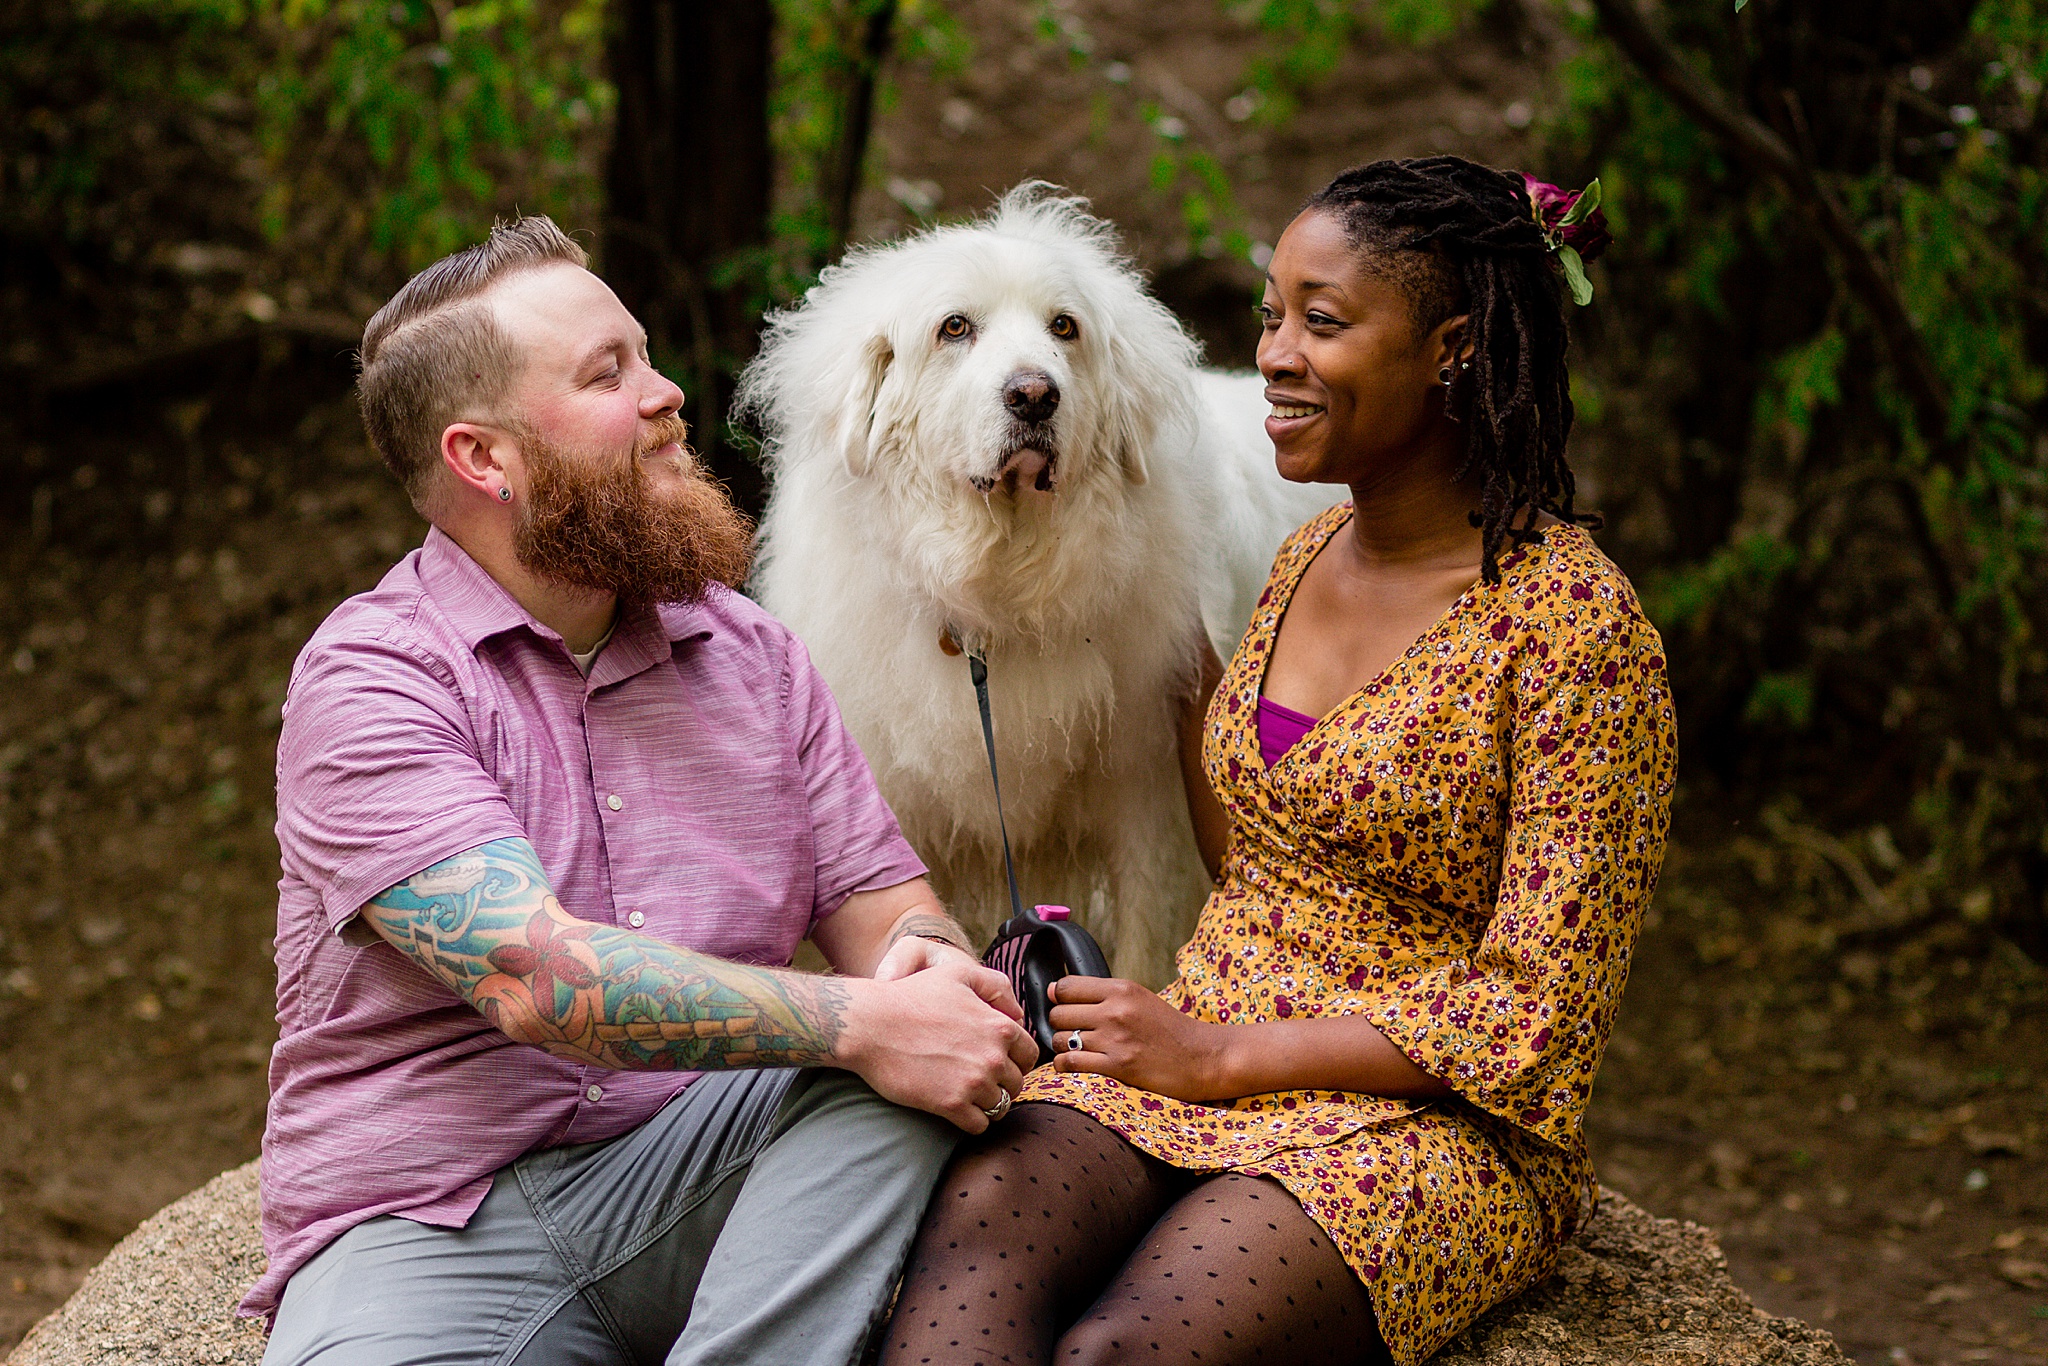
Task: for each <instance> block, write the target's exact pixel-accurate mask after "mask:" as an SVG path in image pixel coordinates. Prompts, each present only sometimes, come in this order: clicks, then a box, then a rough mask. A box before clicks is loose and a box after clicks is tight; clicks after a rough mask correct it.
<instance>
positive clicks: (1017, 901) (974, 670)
mask: <svg viewBox="0 0 2048 1366" xmlns="http://www.w3.org/2000/svg"><path fill="white" fill-rule="evenodd" d="M966 653H967V676H968V677H970V678H972V679H973V680H974V700H975V701H976V702H977V703H979V704H980V705H981V742H982V744H983V745H984V746H986V747H987V749H988V780H989V783H990V784H991V785H992V786H994V788H995V790H996V829H998V830H1000V831H1002V834H1003V873H1004V875H1005V876H1007V877H1008V878H1009V879H1010V914H1011V915H1013V916H1020V917H1021V916H1022V915H1023V914H1024V898H1023V897H1022V896H1020V895H1018V893H1017V865H1016V862H1015V861H1014V860H1012V859H1011V857H1010V827H1009V826H1008V825H1007V824H1005V823H1004V821H1003V780H1002V778H1001V776H1000V775H998V774H997V773H996V728H995V723H994V722H993V721H991V720H989V715H988V661H987V660H986V659H984V658H983V657H982V653H981V651H980V650H979V649H972V650H968V651H967V652H966Z"/></svg>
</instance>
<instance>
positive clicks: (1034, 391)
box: [1003, 370, 1060, 422]
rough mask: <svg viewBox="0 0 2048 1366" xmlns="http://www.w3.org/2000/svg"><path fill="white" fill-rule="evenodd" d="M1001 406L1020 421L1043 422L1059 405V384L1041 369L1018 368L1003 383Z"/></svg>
mask: <svg viewBox="0 0 2048 1366" xmlns="http://www.w3.org/2000/svg"><path fill="white" fill-rule="evenodd" d="M1003 406H1004V407H1005V408H1008V409H1009V410H1010V412H1011V413H1012V414H1014V415H1015V416H1016V418H1017V420H1018V421H1020V422H1043V421H1045V420H1046V419H1047V418H1049V417H1051V416H1052V415H1053V413H1054V412H1056V411H1057V410H1058V409H1059V406H1060V386H1059V385H1057V384H1055V383H1053V378H1052V376H1051V375H1048V374H1046V373H1045V371H1043V370H1019V371H1018V372H1017V373H1016V374H1014V375H1012V376H1010V378H1009V379H1008V380H1006V381H1004V383H1003Z"/></svg>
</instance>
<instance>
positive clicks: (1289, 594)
mask: <svg viewBox="0 0 2048 1366" xmlns="http://www.w3.org/2000/svg"><path fill="white" fill-rule="evenodd" d="M1357 515H1358V512H1357V509H1355V508H1351V507H1349V506H1348V505H1347V507H1346V510H1345V513H1344V515H1343V516H1342V517H1340V518H1337V519H1336V520H1334V521H1333V522H1332V523H1331V525H1330V526H1329V527H1328V528H1326V529H1325V530H1324V531H1323V532H1322V534H1321V536H1320V537H1318V538H1317V539H1316V540H1315V541H1314V543H1312V544H1310V545H1307V546H1303V547H1302V549H1301V550H1300V551H1299V552H1298V554H1299V563H1298V564H1297V565H1295V566H1294V569H1293V571H1292V575H1291V577H1289V578H1287V579H1284V580H1282V582H1281V584H1280V589H1281V591H1280V592H1279V593H1278V594H1277V595H1276V597H1277V598H1278V601H1276V602H1275V603H1274V604H1273V618H1272V619H1273V625H1272V628H1271V629H1270V630H1268V631H1267V632H1265V633H1264V636H1263V638H1262V639H1261V640H1260V641H1259V649H1260V651H1261V654H1260V657H1259V660H1258V666H1257V667H1258V676H1257V677H1256V678H1255V679H1254V680H1253V682H1254V686H1253V688H1252V695H1251V705H1250V706H1249V707H1246V708H1244V710H1245V711H1246V712H1247V713H1248V714H1249V716H1250V718H1251V719H1250V720H1249V722H1247V723H1246V724H1248V725H1249V726H1250V728H1251V744H1250V746H1249V748H1250V749H1251V752H1252V755H1253V756H1254V757H1255V758H1256V759H1257V760H1258V763H1259V767H1260V768H1261V769H1262V770H1263V771H1265V772H1266V773H1268V774H1270V773H1272V772H1273V771H1274V770H1275V769H1277V768H1279V767H1280V765H1281V764H1284V763H1286V762H1287V761H1288V760H1289V759H1291V758H1293V757H1294V756H1295V755H1296V754H1299V753H1301V752H1302V751H1303V750H1304V749H1307V748H1309V747H1310V745H1309V742H1310V741H1311V740H1312V739H1314V738H1315V736H1316V735H1317V734H1318V733H1319V732H1320V731H1322V729H1323V728H1324V727H1326V726H1328V725H1329V724H1330V723H1331V722H1332V721H1334V720H1336V719H1337V718H1338V717H1340V716H1343V715H1344V714H1345V713H1347V712H1349V711H1351V710H1352V709H1353V708H1355V707H1356V706H1357V705H1358V703H1359V701H1360V700H1361V699H1363V698H1365V697H1367V696H1370V695H1373V694H1376V693H1377V692H1378V691H1379V688H1380V685H1381V684H1382V683H1384V682H1386V681H1387V679H1388V678H1389V677H1390V676H1391V675H1392V674H1393V672H1394V671H1395V670H1396V669H1398V668H1400V667H1401V666H1402V665H1403V664H1406V663H1407V662H1408V659H1409V657H1410V656H1412V655H1413V654H1414V653H1415V651H1416V649H1417V647H1419V646H1421V645H1423V644H1424V643H1426V642H1427V641H1428V640H1429V639H1430V638H1431V637H1432V636H1435V635H1437V634H1438V633H1440V632H1441V631H1443V630H1444V628H1445V627H1446V626H1448V625H1449V624H1450V623H1451V621H1452V620H1453V619H1455V618H1456V617H1457V616H1458V615H1459V614H1460V612H1461V610H1462V609H1463V608H1464V606H1465V604H1466V603H1467V602H1469V601H1470V600H1471V598H1472V595H1473V593H1474V592H1476V591H1477V590H1478V589H1480V588H1483V587H1484V586H1485V584H1486V580H1485V579H1483V578H1478V579H1474V580H1472V582H1471V583H1470V584H1468V585H1466V587H1465V591H1464V592H1462V593H1460V594H1458V596H1457V598H1456V599H1455V600H1454V601H1453V602H1452V603H1451V605H1450V606H1449V607H1446V608H1445V609H1444V610H1443V612H1442V614H1441V615H1439V616H1438V617H1437V618H1436V620H1434V621H1432V622H1431V623H1430V624H1429V625H1428V626H1426V627H1424V628H1423V629H1422V633H1421V634H1420V635H1418V636H1416V637H1415V639H1413V640H1411V641H1409V642H1408V644H1407V645H1405V646H1403V647H1402V649H1401V652H1400V653H1399V654H1397V655H1395V656H1394V657H1393V658H1392V659H1391V660H1389V661H1388V662H1387V666H1386V667H1385V668H1383V669H1381V670H1380V671H1379V672H1378V673H1377V674H1374V675H1373V676H1372V677H1371V678H1370V679H1368V680H1367V681H1366V682H1365V684H1364V685H1363V686H1361V687H1359V688H1357V689H1356V690H1354V691H1353V692H1351V693H1349V694H1347V695H1346V696H1345V697H1344V698H1343V699H1342V700H1341V701H1339V702H1338V703H1337V705H1336V706H1334V707H1332V708H1330V709H1329V710H1328V711H1326V712H1324V713H1323V714H1322V715H1321V716H1319V717H1317V718H1315V724H1314V725H1312V726H1310V727H1309V728H1308V729H1307V730H1306V731H1303V732H1302V734H1301V737H1300V738H1299V739H1297V740H1296V741H1295V742H1294V743H1293V744H1291V745H1289V746H1288V747H1287V752H1286V753H1284V754H1282V755H1281V756H1280V757H1279V758H1278V759H1277V760H1276V761H1275V762H1274V763H1272V764H1268V763H1267V762H1266V756H1265V754H1264V753H1263V752H1262V751H1261V750H1260V748H1259V743H1258V738H1259V737H1258V713H1259V703H1260V702H1261V701H1262V700H1264V699H1265V696H1266V675H1267V673H1268V672H1269V671H1270V670H1271V669H1272V667H1273V647H1274V646H1275V645H1277V644H1279V641H1280V628H1281V626H1282V625H1283V624H1285V622H1286V620H1287V609H1288V608H1290V607H1292V606H1293V605H1294V593H1295V590H1296V589H1298V588H1299V587H1301V581H1302V579H1303V578H1305V577H1306V576H1307V575H1308V569H1309V566H1310V565H1312V564H1314V563H1315V562H1316V557H1317V556H1318V555H1321V554H1322V553H1323V551H1324V550H1325V549H1326V548H1328V546H1329V544H1330V541H1331V540H1332V538H1334V537H1335V536H1336V534H1337V533H1338V532H1340V531H1342V530H1343V529H1344V528H1345V527H1347V526H1349V525H1350V524H1351V521H1352V519H1353V518H1354V517H1356V516H1357ZM1550 529H1553V530H1554V529H1555V528H1550ZM1274 705H1275V706H1279V705H1280V704H1279V703H1277V702H1276V703H1274ZM1302 714H1303V715H1306V714H1307V713H1302Z"/></svg>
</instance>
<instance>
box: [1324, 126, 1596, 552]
mask: <svg viewBox="0 0 2048 1366" xmlns="http://www.w3.org/2000/svg"><path fill="white" fill-rule="evenodd" d="M1310 209H1314V210H1317V211H1319V212H1323V213H1327V214H1330V215H1332V216H1333V217H1335V218H1336V219H1337V221H1338V222H1340V223H1341V224H1343V225H1344V232H1345V236H1346V237H1347V238H1349V240H1350V242H1351V245H1352V247H1353V248H1354V249H1355V250H1356V251H1357V252H1358V254H1359V258H1360V266H1361V268H1363V269H1364V270H1366V271H1368V272H1371V273H1374V274H1378V275H1380V276H1382V277H1383V278H1385V279H1388V280H1390V281H1391V282H1392V283H1393V284H1394V285H1395V286H1396V287H1397V288H1398V289H1400V290H1401V292H1402V293H1403V294H1404V295H1406V296H1407V299H1408V306H1409V308H1410V310H1411V311H1412V312H1413V313H1414V316H1415V327H1416V332H1417V334H1418V335H1420V336H1427V335H1428V334H1429V333H1431V332H1433V331H1435V330H1436V328H1438V327H1439V326H1441V325H1442V324H1443V323H1445V322H1446V321H1448V320H1450V319H1452V318H1455V317H1457V316H1458V315H1459V314H1460V313H1464V314H1468V315H1469V316H1470V318H1471V322H1470V323H1469V324H1468V332H1467V337H1468V339H1469V341H1470V343H1471V348H1472V350H1471V364H1472V368H1471V369H1470V370H1469V371H1464V370H1459V371H1454V372H1453V378H1452V381H1451V386H1452V387H1451V392H1450V394H1449V396H1448V397H1447V399H1446V402H1447V403H1448V404H1449V410H1450V413H1451V415H1452V416H1453V417H1455V418H1457V419H1458V420H1460V421H1461V422H1463V423H1464V424H1465V463H1464V465H1463V467H1462V468H1461V469H1460V471H1459V474H1460V477H1463V476H1464V475H1465V474H1468V473H1476V474H1478V475H1479V478H1480V482H1481V494H1480V501H1479V511H1478V512H1476V513H1474V514H1473V518H1472V520H1473V524H1474V525H1475V526H1477V527H1479V528H1480V530H1481V533H1482V535H1481V543H1482V558H1481V569H1480V572H1481V575H1482V576H1483V577H1484V579H1485V581H1486V582H1488V583H1498V582H1499V581H1500V566H1499V564H1498V562H1497V559H1498V555H1499V551H1500V547H1501V544H1502V542H1504V541H1506V542H1512V543H1513V544H1514V545H1517V546H1519V545H1522V544H1523V543H1525V542H1529V541H1541V540H1542V539H1543V535H1542V533H1541V532H1540V531H1538V530H1536V529H1535V521H1536V518H1537V516H1538V514H1539V513H1545V512H1547V513H1549V514H1550V515H1552V516H1553V517H1556V518H1557V519H1558V520H1559V521H1562V522H1568V523H1574V524H1577V525H1580V526H1590V527H1598V526H1599V525H1600V518H1599V516H1598V514H1595V513H1582V512H1577V511H1575V510H1574V509H1573V507H1572V494H1573V489H1574V484H1573V480H1572V471H1571V466H1570V465H1568V464H1567V463H1566V462H1565V453H1564V445H1565V438H1566V437H1567V436H1568V435H1569V434H1570V433H1571V429H1572V393H1571V375H1570V373H1569V371H1568V370H1567V369H1566V367H1565V351H1566V348H1567V347H1568V346H1569V344H1570V334H1569V331H1568V329H1567V328H1566V325H1565V311H1564V300H1565V293H1564V281H1563V278H1562V272H1561V270H1560V268H1559V266H1558V264H1557V261H1556V259H1555V257H1554V256H1553V254H1552V252H1551V250H1550V243H1549V241H1548V239H1547V238H1546V237H1545V236H1544V233H1543V229H1542V228H1541V227H1539V226H1538V225H1537V222H1536V217H1535V213H1534V211H1533V209H1532V207H1531V205H1530V201H1529V191H1528V187H1527V186H1526V185H1525V184H1524V183H1523V180H1522V177H1521V176H1520V175H1518V174H1516V173H1514V172H1512V171H1497V170H1494V169H1493V168H1492V167H1490V166H1480V165H1477V164H1475V163H1473V162H1470V161H1466V160H1465V159H1464V158H1462V157H1451V156H1436V157H1415V158H1411V159H1407V160H1401V161H1375V162H1373V163H1372V164H1371V165H1368V166H1357V167H1353V168H1352V169H1351V170H1348V171H1346V172H1344V173H1343V174H1342V175H1340V176H1338V177H1337V178H1336V179H1335V180H1333V181H1331V182H1330V183H1329V184H1328V185H1326V186H1324V187H1323V188H1322V189H1321V190H1319V191H1317V192H1316V194H1315V195H1314V196H1312V197H1311V198H1310V199H1309V201H1308V203H1307V204H1306V205H1304V206H1303V210H1304V212H1306V211H1307V210H1310ZM1518 518H1519V520H1520V525H1519V526H1518V525H1516V522H1517V520H1518Z"/></svg>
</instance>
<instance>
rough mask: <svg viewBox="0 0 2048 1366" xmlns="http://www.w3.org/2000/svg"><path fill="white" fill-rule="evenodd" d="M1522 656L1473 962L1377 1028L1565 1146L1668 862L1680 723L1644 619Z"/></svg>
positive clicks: (1474, 1098)
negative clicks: (1496, 843)
mask: <svg viewBox="0 0 2048 1366" xmlns="http://www.w3.org/2000/svg"><path fill="white" fill-rule="evenodd" d="M1518 653H1519V654H1520V659H1519V661H1518V662H1517V664H1516V665H1515V666H1514V668H1515V692H1516V698H1515V704H1514V712H1513V716H1514V732H1513V736H1512V740H1511V744H1510V754H1511V763H1512V774H1511V784H1510V789H1509V791H1510V796H1509V811H1508V828H1507V836H1506V847H1505V853H1504V857H1503V859H1502V862H1501V874H1500V889H1499V893H1498V896H1497V900H1496V903H1495V907H1494V911H1493V916H1492V919H1491V921H1490V922H1489V924H1488V926H1487V930H1486V933H1485V936H1484V938H1483V939H1482V941H1481V943H1480V945H1479V948H1478V951H1477V952H1476V953H1475V954H1474V955H1473V957H1472V959H1471V960H1470V961H1460V962H1455V963H1452V964H1449V965H1447V966H1445V967H1442V968H1439V969H1436V970H1435V971H1432V972H1429V973H1426V974H1423V975H1422V976H1421V977H1420V978H1419V979H1411V980H1409V981H1406V982H1403V983H1401V984H1400V987H1399V990H1398V992H1397V994H1396V995H1395V996H1394V997H1392V998H1391V999H1390V1000H1389V1001H1388V1002H1387V1003H1386V1004H1385V1005H1383V1006H1382V1008H1381V1013H1380V1017H1379V1019H1378V1021H1377V1022H1378V1023H1380V1024H1381V1027H1382V1029H1383V1030H1384V1032H1386V1033H1387V1034H1388V1036H1389V1037H1391V1038H1392V1039H1393V1040H1394V1041H1395V1043H1397V1044H1398V1045H1399V1046H1400V1047H1401V1048H1402V1049H1403V1050H1404V1051H1406V1052H1407V1053H1408V1055H1409V1056H1410V1057H1412V1058H1413V1059H1414V1060H1415V1061H1416V1062H1417V1063H1418V1064H1420V1065H1421V1066H1422V1067H1423V1068H1424V1069H1426V1070H1427V1071H1429V1072H1430V1073H1432V1074H1433V1075H1435V1076H1437V1077H1439V1078H1441V1079H1442V1080H1443V1081H1444V1082H1445V1083H1447V1084H1448V1085H1450V1086H1451V1087H1452V1088H1453V1089H1454V1090H1456V1091H1457V1092H1458V1093H1459V1094H1460V1095H1461V1096H1463V1097H1464V1098H1465V1099H1467V1100H1469V1101H1471V1102H1472V1103H1473V1104H1475V1105H1477V1106H1479V1107H1480V1108H1482V1109H1484V1110H1487V1111H1489V1112H1490V1113H1493V1114H1496V1115H1499V1116H1500V1117H1502V1118H1503V1119H1507V1120H1509V1121H1511V1122H1513V1123H1515V1124H1518V1125H1520V1126H1521V1127H1523V1128H1525V1129H1528V1130H1529V1131H1530V1132H1532V1133H1534V1134H1535V1135H1537V1136H1538V1137H1539V1138H1543V1139H1545V1140H1547V1141H1549V1142H1552V1143H1557V1144H1560V1145H1564V1144H1568V1143H1570V1142H1571V1141H1573V1140H1574V1139H1575V1138H1576V1137H1577V1135H1578V1133H1579V1125H1580V1119H1581V1116H1582V1114H1583V1112H1584V1110H1585V1106H1586V1101H1587V1099H1588V1098H1589V1096H1590V1095H1591V1092H1592V1085H1593V1077H1594V1074H1595V1073H1596V1072H1597V1071H1598V1069H1599V1066H1600V1059H1601V1056H1602V1054H1603V1053H1604V1051H1605V1049H1606V1045H1607V1036H1608V1032H1609V1031H1610V1030H1611V1029H1612V1027H1613V1024H1614V1016H1615V1012H1616V1010H1617V1008H1618V1007H1619V1005H1620V1001H1621V991H1622V987H1623V985H1624V984H1625V983H1626V982H1627V980H1628V969H1629V959H1630V955H1631V953H1632V952H1633V950H1634V947H1635V940H1636V933H1637V930H1638V929H1639V928H1640V926H1641V924H1642V916H1643V911H1644V909H1645V907H1646V906H1647V905H1648V903H1649V899H1650V894H1651V892H1652V891H1653V890H1654V889H1655V887H1656V882H1657V873H1658V870H1659V868H1660V867H1661V866H1662V863H1663V856H1664V839H1665V834H1666V831H1667V829H1668V827H1669V824H1670V809H1671V791H1672V784H1673V777H1674V771H1675V767H1676V761H1677V739H1676V724H1675V720H1674V715H1673V711H1672V706H1671V693H1670V685H1669V681H1668V679H1667V677H1666V672H1665V664H1664V656H1663V646H1662V643H1661V642H1660V641H1659V640H1658V638H1657V633H1656V631H1655V629H1654V628H1652V627H1651V626H1650V624H1649V623H1648V622H1647V621H1645V620H1643V619H1642V617H1641V616H1640V615H1637V614H1635V613H1634V612H1630V613H1628V614H1626V615H1623V614H1621V613H1613V612H1610V613H1607V614H1604V615H1603V616H1601V617H1596V618H1595V619H1593V620H1591V621H1586V622H1583V623H1582V624H1579V625H1577V626H1573V625H1570V624H1560V625H1558V627H1557V629H1556V630H1555V631H1554V632H1540V633H1535V632H1532V634H1531V636H1530V637H1529V639H1528V641H1527V643H1526V648H1525V649H1524V650H1523V651H1520V652H1518Z"/></svg>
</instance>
